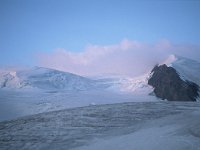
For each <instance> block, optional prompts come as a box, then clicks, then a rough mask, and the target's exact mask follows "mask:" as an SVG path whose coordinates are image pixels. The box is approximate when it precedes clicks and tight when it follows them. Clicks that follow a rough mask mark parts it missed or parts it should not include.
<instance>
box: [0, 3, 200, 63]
mask: <svg viewBox="0 0 200 150" xmlns="http://www.w3.org/2000/svg"><path fill="white" fill-rule="evenodd" d="M199 27H200V1H198V0H149V1H148V0H146V1H138V0H137V1H134V0H0V65H13V64H27V65H34V64H35V61H36V60H35V58H34V57H35V55H37V53H41V52H47V53H48V52H52V51H53V50H55V49H57V48H63V49H66V50H68V51H70V52H80V51H83V50H84V48H85V47H86V46H87V45H90V44H96V45H112V44H115V43H119V42H120V41H122V40H123V39H130V40H137V41H142V42H146V43H155V42H157V41H159V40H163V39H166V40H169V41H171V42H173V43H178V44H193V45H198V44H199V43H200V29H199Z"/></svg>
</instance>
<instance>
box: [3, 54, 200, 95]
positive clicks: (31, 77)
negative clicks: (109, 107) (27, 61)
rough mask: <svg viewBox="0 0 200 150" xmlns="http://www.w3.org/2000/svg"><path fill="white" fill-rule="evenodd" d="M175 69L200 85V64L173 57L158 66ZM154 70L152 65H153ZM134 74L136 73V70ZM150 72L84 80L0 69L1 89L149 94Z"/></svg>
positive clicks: (39, 71) (61, 74) (40, 70)
mask: <svg viewBox="0 0 200 150" xmlns="http://www.w3.org/2000/svg"><path fill="white" fill-rule="evenodd" d="M162 64H166V65H167V66H172V67H173V68H174V69H176V71H177V72H178V73H179V75H180V76H181V78H182V79H184V80H189V81H192V82H194V83H196V84H198V85H199V86H200V63H199V62H197V61H194V60H191V59H188V58H184V57H181V56H175V55H170V56H169V57H168V58H167V59H166V60H164V61H163V62H161V63H160V64H159V65H162ZM152 68H153V66H152ZM133 71H134V70H133ZM150 76H151V70H149V71H148V72H147V73H145V74H143V75H141V76H139V77H133V78H131V77H126V76H119V75H114V76H108V75H107V76H106V75H104V76H98V77H95V78H94V77H93V78H90V77H82V76H80V75H75V74H72V73H67V72H62V71H58V70H53V69H48V68H42V67H34V68H29V69H21V70H19V69H18V70H15V69H11V70H1V71H0V88H8V89H9V88H12V89H25V88H26V89H27V88H29V89H30V88H38V89H47V90H50V89H53V90H63V89H64V90H89V89H93V90H95V89H96V90H105V89H106V90H111V91H115V92H133V93H150V92H151V91H152V87H150V86H149V85H148V79H149V77H150Z"/></svg>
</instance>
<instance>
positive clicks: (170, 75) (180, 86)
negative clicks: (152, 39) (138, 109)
mask: <svg viewBox="0 0 200 150" xmlns="http://www.w3.org/2000/svg"><path fill="white" fill-rule="evenodd" d="M148 84H149V85H151V86H153V87H154V93H155V95H156V96H157V97H159V98H161V99H163V100H164V99H167V100H169V101H196V99H197V97H198V96H199V94H198V92H199V86H198V85H197V84H196V83H194V82H190V81H184V80H182V79H181V78H180V76H179V74H178V73H177V72H176V70H175V69H174V68H173V67H168V66H167V65H165V64H164V65H161V66H155V67H154V68H153V70H152V77H151V78H150V79H149V81H148Z"/></svg>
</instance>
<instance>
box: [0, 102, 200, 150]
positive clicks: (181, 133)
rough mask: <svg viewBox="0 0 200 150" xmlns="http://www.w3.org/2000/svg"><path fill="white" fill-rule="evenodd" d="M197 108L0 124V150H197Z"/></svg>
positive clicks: (47, 116)
mask: <svg viewBox="0 0 200 150" xmlns="http://www.w3.org/2000/svg"><path fill="white" fill-rule="evenodd" d="M199 116H200V104H199V103H194V102H165V101H162V102H143V103H141V102H137V103H119V104H110V105H95V106H88V107H80V108H73V109H66V110H60V111H55V112H48V113H42V114H38V115H33V116H27V117H23V118H20V119H17V120H12V121H5V122H1V123H0V149H1V150H4V149H9V150H14V149H21V150H25V149H29V150H32V149H34V150H39V149H49V150H51V149H52V150H55V149H59V150H62V149H63V150H102V149H103V150H121V149H123V150H135V149H139V150H147V149H148V150H171V149H176V150H188V149H189V150H199V149H200V128H199V124H200V119H199Z"/></svg>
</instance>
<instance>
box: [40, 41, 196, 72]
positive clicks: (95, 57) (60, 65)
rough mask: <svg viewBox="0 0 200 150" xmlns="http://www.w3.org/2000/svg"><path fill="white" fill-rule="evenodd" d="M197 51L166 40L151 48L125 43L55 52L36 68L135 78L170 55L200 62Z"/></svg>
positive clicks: (47, 53) (45, 54) (150, 45)
mask: <svg viewBox="0 0 200 150" xmlns="http://www.w3.org/2000/svg"><path fill="white" fill-rule="evenodd" d="M199 50H200V47H199V46H195V45H176V44H172V43H170V42H169V41H168V40H162V41H159V42H157V43H154V44H147V43H144V42H138V41H131V40H127V39H124V40H122V41H121V42H120V43H118V44H114V45H106V46H102V45H92V44H91V45H88V46H86V47H85V49H84V50H83V51H82V52H71V51H68V50H65V49H56V50H54V51H52V52H45V53H44V52H43V53H39V55H37V60H38V61H37V62H38V65H39V66H43V67H48V68H53V69H57V70H62V71H66V72H72V73H75V74H80V75H86V76H88V75H99V74H121V75H128V76H137V75H140V74H143V73H145V72H147V71H149V70H151V69H152V67H153V66H154V65H155V64H157V63H159V62H162V61H163V60H164V59H166V58H167V57H168V55H170V54H177V55H181V56H186V57H190V58H193V59H196V60H199V59H200V52H199Z"/></svg>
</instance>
